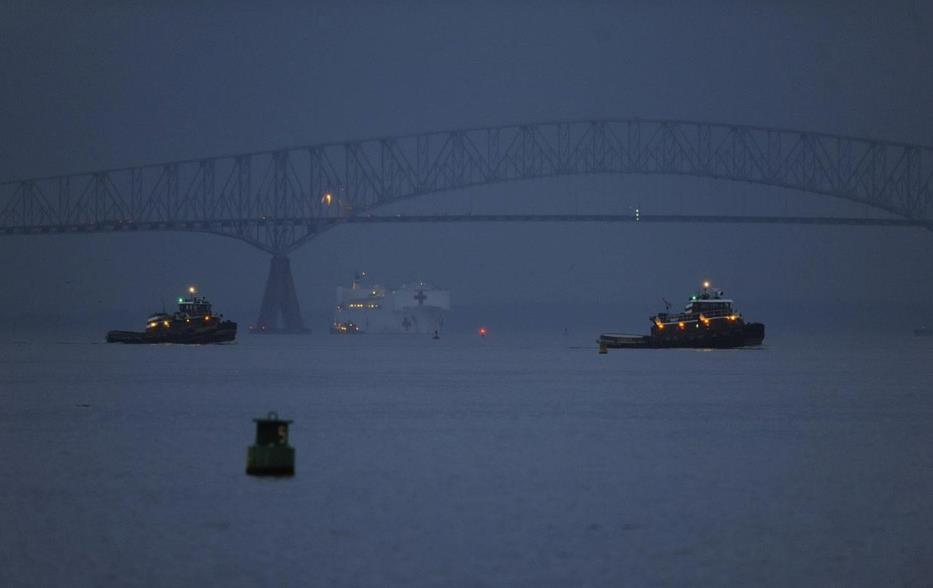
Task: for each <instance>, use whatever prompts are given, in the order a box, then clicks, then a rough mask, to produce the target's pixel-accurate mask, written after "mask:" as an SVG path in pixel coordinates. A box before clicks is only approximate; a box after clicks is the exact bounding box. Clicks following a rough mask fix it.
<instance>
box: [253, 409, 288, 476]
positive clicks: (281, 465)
mask: <svg viewBox="0 0 933 588" xmlns="http://www.w3.org/2000/svg"><path fill="white" fill-rule="evenodd" d="M253 421H255V422H256V443H255V444H253V445H250V447H249V450H248V451H247V452H246V473H247V474H249V475H251V476H293V475H295V448H294V447H292V446H290V445H289V444H288V425H289V424H291V422H292V421H286V420H283V419H280V418H279V415H278V413H276V412H270V413H269V414H268V415H266V418H259V419H253Z"/></svg>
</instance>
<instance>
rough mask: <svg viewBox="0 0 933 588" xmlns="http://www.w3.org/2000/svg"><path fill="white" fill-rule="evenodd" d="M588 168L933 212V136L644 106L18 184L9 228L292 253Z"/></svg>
mask: <svg viewBox="0 0 933 588" xmlns="http://www.w3.org/2000/svg"><path fill="white" fill-rule="evenodd" d="M587 174H648V175H657V174H661V175H680V176H693V177H703V178H713V179H721V180H731V181H737V182H747V183H753V184H759V185H765V186H775V187H780V188H786V189H791V190H796V191H802V192H807V193H812V194H817V195H822V196H832V197H836V198H842V199H845V200H849V201H853V202H857V203H860V204H864V205H867V206H870V207H874V208H877V209H879V210H883V211H885V212H888V213H891V214H894V215H897V216H900V217H902V218H904V219H910V220H914V221H923V222H929V221H931V220H933V219H931V215H933V147H929V146H923V145H913V144H907V143H900V142H891V141H880V140H875V139H866V138H859V137H851V136H844V135H831V134H825V133H812V132H807V131H797V130H787V129H775V128H767V127H758V126H751V125H734V124H724V123H709V122H696V121H684V120H666V119H638V118H631V119H595V120H581V121H552V122H540V123H525V124H517V125H507V126H496V127H484V128H471V129H459V130H450V131H440V132H430V133H423V134H410V135H402V136H397V137H381V138H376V139H369V140H360V141H349V142H341V143H326V144H319V145H308V146H299V147H292V148H285V149H277V150H268V151H261V152H256V153H248V154H240V155H232V156H222V157H212V158H205V159H197V160H185V161H176V162H168V163H162V164H157V165H145V166H138V167H130V168H122V169H111V170H103V171H98V172H90V173H80V174H71V175H63V176H55V177H46V178H37V179H28V180H19V181H13V182H6V183H3V184H0V233H5V234H17V233H19V234H21V233H48V232H69V231H81V232H94V231H114V230H127V229H135V230H179V229H182V230H203V231H204V232H209V233H219V234H222V235H225V236H229V237H234V238H238V239H241V240H243V241H245V242H247V243H250V244H251V245H254V246H256V247H259V248H261V249H264V250H266V251H269V252H271V253H275V254H279V255H282V254H287V253H288V252H289V251H292V250H294V249H295V248H296V247H298V246H300V245H301V244H303V243H304V242H306V241H307V240H309V239H311V238H313V237H314V236H316V235H317V234H320V232H322V231H323V230H326V229H327V228H329V227H331V226H334V225H336V224H339V223H340V221H341V220H342V219H347V218H352V217H354V216H357V215H361V214H369V213H371V211H373V210H375V209H377V208H378V207H380V206H383V205H386V204H391V203H394V202H398V201H401V200H404V199H407V198H413V197H417V196H425V195H428V194H431V193H435V192H442V191H449V190H456V189H464V188H470V187H475V186H483V185H489V184H497V183H503V182H512V181H519V180H530V179H540V178H548V177H560V176H574V175H587ZM328 195H329V196H328Z"/></svg>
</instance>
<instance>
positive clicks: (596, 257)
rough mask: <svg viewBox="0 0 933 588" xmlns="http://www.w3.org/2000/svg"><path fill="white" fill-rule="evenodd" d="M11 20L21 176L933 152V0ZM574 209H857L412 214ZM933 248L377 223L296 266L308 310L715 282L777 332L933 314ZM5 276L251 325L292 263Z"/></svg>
mask: <svg viewBox="0 0 933 588" xmlns="http://www.w3.org/2000/svg"><path fill="white" fill-rule="evenodd" d="M192 4H196V5H197V6H196V7H195V6H192ZM0 10H2V12H0V84H2V87H3V92H2V94H0V137H2V140H0V178H3V179H14V178H24V177H30V176H35V175H45V174H52V173H63V172H71V171H86V170H93V169H96V168H108V167H116V166H124V165H131V164H139V163H151V162H158V161H165V160H173V159H181V158H187V157H198V156H210V155H217V154H224V153H231V152H243V151H253V150H258V149H264V148H271V147H278V146H285V145H295V144H309V143H316V142H322V141H326V140H342V139H354V138H366V137H371V136H380V135H391V134H400V133H410V132H418V131H429V130H437V129H446V128H456V127H462V126H481V125H485V124H500V123H510V122H531V121H537V120H553V119H559V118H583V117H628V116H642V117H662V118H667V117H670V118H685V119H695V120H715V121H724V122H734V123H748V124H760V125H769V126H778V127H787V128H795V129H805V130H813V131H826V132H833V133H846V134H852V135H860V136H872V137H878V138H883V139H891V140H899V141H908V142H916V143H923V144H933V117H930V104H931V103H933V76H930V75H929V72H930V71H933V30H931V27H933V5H931V4H929V3H922V2H884V3H879V2H849V1H847V2H841V1H840V2H823V3H819V2H805V1H799V2H797V1H793V2H790V1H789V2H750V1H743V2H629V3H623V2H608V3H598V2H561V3H544V2H491V3H479V2H424V3H408V2H404V3H403V2H382V3H342V2H328V3H313V2H308V3H300V4H299V3H294V4H293V3H236V2H228V3H216V4H209V3H207V2H198V3H184V2H172V3H155V2H140V3H130V2H83V3H82V2H68V3H65V2H61V3H42V2H10V1H7V2H5V3H4V4H3V7H2V9H0ZM532 194H534V195H535V196H536V197H538V198H539V200H532V199H531V198H530V195H532ZM568 194H569V195H571V196H572V197H573V198H574V199H576V200H579V201H580V202H581V203H582V204H581V206H588V207H590V208H588V209H587V210H593V211H598V210H609V209H612V207H623V209H624V206H625V205H630V204H632V203H638V204H640V205H645V204H646V203H647V205H648V206H651V203H652V202H655V201H658V202H661V201H664V200H665V199H668V200H669V199H671V198H701V199H702V198H707V199H713V200H716V199H720V200H722V199H725V200H723V201H727V200H728V201H735V202H740V203H742V206H751V210H750V212H753V211H754V210H755V207H756V206H757V205H758V203H759V202H762V203H765V202H769V203H770V202H777V201H779V202H781V205H782V206H785V207H790V209H792V210H798V209H799V210H803V209H805V208H806V207H807V206H811V204H810V203H812V202H814V201H816V200H819V201H820V203H819V206H830V207H833V206H838V207H840V208H837V209H835V210H840V211H845V212H851V210H852V209H851V207H849V206H848V205H846V204H844V203H834V202H833V201H832V200H827V199H825V198H824V197H817V196H808V195H800V194H786V193H785V192H784V191H781V190H776V189H767V188H762V187H757V186H750V185H740V184H728V183H724V182H715V181H706V180H697V179H683V178H679V179H678V178H675V179H671V178H634V177H618V178H614V177H610V178H577V179H564V180H561V181H560V182H541V183H537V182H536V183H534V184H533V185H531V184H529V185H524V184H512V185H506V186H497V187H489V188H484V189H481V190H475V191H472V192H471V193H459V194H451V195H438V196H429V197H426V198H423V199H420V200H418V201H416V202H414V203H413V206H415V208H413V209H412V210H415V209H417V210H420V211H422V212H430V211H444V210H459V209H458V207H463V206H471V207H472V209H473V210H474V212H482V211H483V210H484V207H494V206H497V205H498V203H501V202H504V201H505V202H509V203H511V206H513V207H514V209H516V210H529V209H532V208H536V207H537V206H538V204H537V203H540V202H547V201H548V200H549V199H550V200H553V201H555V202H556V201H561V200H562V199H566V197H567V195H568ZM729 199H731V200H729ZM749 203H750V204H749ZM797 207H801V208H797ZM612 211H615V210H612ZM931 244H933V235H931V234H930V233H929V232H925V231H919V230H890V229H888V230H884V229H857V228H814V227H737V226H714V225H709V226H706V225H704V226H665V227H656V226H655V227H652V228H650V229H647V228H645V227H642V226H639V227H630V226H628V225H618V226H590V225H586V226H578V225H577V226H566V225H565V226H553V225H525V226H515V225H483V226H480V225H463V226H453V227H452V226H447V225H444V226H407V225H406V226H384V227H367V226H353V227H341V228H339V229H337V230H334V231H332V232H330V233H328V234H326V235H324V236H322V237H320V238H319V239H317V240H315V241H313V242H312V243H310V244H309V245H307V246H305V247H304V248H303V249H301V250H299V251H298V252H296V253H295V254H293V256H292V263H293V266H294V270H295V277H296V282H297V284H298V288H299V295H300V297H301V301H302V304H303V306H304V307H305V308H306V309H309V311H310V309H313V308H324V307H327V306H329V305H331V304H332V301H333V292H334V287H335V286H336V285H337V284H338V283H341V282H346V281H348V280H349V278H350V277H351V276H352V274H353V272H354V271H356V270H358V269H367V270H368V271H369V272H370V273H371V274H374V275H377V276H379V277H381V278H383V280H384V281H388V282H396V283H397V282H400V281H403V280H407V279H412V278H415V277H420V278H422V279H426V280H430V281H433V282H436V283H439V284H440V285H443V286H447V287H449V288H450V289H451V290H452V291H453V296H454V298H453V299H454V303H455V304H457V303H460V304H474V303H475V304H496V303H503V304H520V303H523V302H525V301H527V302H533V301H542V302H549V303H559V302H564V301H566V302H568V303H570V304H577V305H579V304H583V305H586V304H605V303H608V302H613V301H627V300H631V301H632V303H633V304H636V305H637V306H638V308H639V309H641V308H642V306H643V305H645V304H647V305H648V306H652V305H654V304H655V302H656V301H657V300H658V298H659V296H666V297H668V298H672V297H673V298H682V297H683V296H684V295H686V294H687V291H688V290H689V289H690V288H692V287H693V286H694V284H696V282H697V281H698V280H700V279H702V278H703V277H704V276H707V275H709V276H712V277H714V278H715V279H716V280H717V281H718V282H720V283H723V286H724V287H726V288H727V289H728V290H730V291H731V292H732V293H734V294H735V295H736V296H737V297H738V298H739V299H740V300H745V301H747V304H746V306H749V305H751V306H752V307H753V308H757V309H761V311H766V309H767V308H768V304H770V303H772V302H773V301H775V300H781V299H791V300H796V301H801V302H803V301H807V300H811V299H813V300H817V301H819V302H820V303H822V304H831V303H834V302H836V301H852V300H855V301H861V302H864V303H870V302H871V301H873V300H880V301H884V302H886V303H888V302H895V303H899V304H904V305H905V308H908V309H911V310H913V311H915V312H929V311H927V310H926V309H927V307H928V306H929V304H928V300H929V298H930V295H931V293H933V272H931V269H933V267H931V264H930V262H929V256H928V252H929V251H930V246H931ZM0 263H2V264H3V267H4V268H5V271H4V273H5V274H6V276H8V277H9V278H11V279H6V280H3V281H2V282H0V304H2V305H3V306H4V307H6V308H9V307H11V305H14V304H15V305H16V308H17V311H18V312H19V311H21V312H25V313H39V312H47V311H48V309H49V308H53V309H56V310H55V312H64V313H94V312H101V311H103V310H105V309H107V308H108V307H109V306H110V305H114V306H117V307H119V308H121V309H126V310H133V309H135V308H136V307H137V306H138V307H139V315H140V317H142V316H143V315H144V314H145V313H146V312H148V311H149V310H151V309H152V307H153V305H154V302H153V299H154V298H157V297H158V296H165V297H166V299H169V300H170V299H171V297H172V295H173V294H174V293H176V292H177V291H178V290H179V289H180V288H181V287H182V286H183V285H184V284H186V283H188V282H190V281H195V282H199V283H201V284H202V286H203V287H205V288H206V289H208V290H209V291H210V294H211V295H212V297H213V298H214V299H215V301H216V302H217V304H218V305H222V306H225V307H227V308H233V309H242V311H243V312H245V313H247V314H248V315H249V316H243V317H239V318H240V319H241V320H242V321H243V322H245V323H248V322H251V321H252V320H253V319H254V318H255V317H254V316H252V313H254V312H255V309H256V308H258V302H259V298H260V296H261V289H262V285H263V282H264V280H265V273H266V271H267V265H268V261H267V257H266V256H265V254H262V253H260V252H258V251H256V250H253V249H251V248H249V247H248V246H246V245H244V244H240V243H237V242H234V241H231V240H227V239H219V238H217V237H212V236H207V235H190V234H174V233H151V234H145V235H96V236H58V237H34V238H30V237H5V238H0ZM24 287H27V288H29V289H30V290H31V295H30V296H29V297H28V298H26V299H25V300H24V298H23V296H22V290H23V288H24ZM639 312H641V311H640V310H639ZM309 314H310V313H309ZM642 318H643V317H641V316H639V317H638V319H637V320H642ZM326 319H327V317H326V316H325V317H321V316H320V313H318V315H317V316H314V317H312V318H311V322H312V323H313V324H314V326H316V327H319V326H321V324H323V322H326Z"/></svg>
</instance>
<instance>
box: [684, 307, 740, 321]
mask: <svg viewBox="0 0 933 588" xmlns="http://www.w3.org/2000/svg"><path fill="white" fill-rule="evenodd" d="M699 315H702V316H703V317H704V318H708V319H711V318H721V317H730V316H735V317H741V316H742V315H741V314H739V313H738V312H736V311H735V310H734V309H718V310H704V311H702V312H697V313H680V314H669V315H667V316H666V317H665V320H666V322H668V323H676V322H681V321H684V320H689V321H693V320H696V317H697V316H699Z"/></svg>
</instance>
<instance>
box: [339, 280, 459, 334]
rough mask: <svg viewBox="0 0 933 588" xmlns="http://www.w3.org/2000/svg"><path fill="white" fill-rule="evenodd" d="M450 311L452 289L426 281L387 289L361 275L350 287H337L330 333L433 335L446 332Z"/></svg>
mask: <svg viewBox="0 0 933 588" xmlns="http://www.w3.org/2000/svg"><path fill="white" fill-rule="evenodd" d="M449 310H450V291H449V290H442V289H440V288H436V287H434V286H432V285H431V284H428V283H426V282H415V283H411V284H404V285H402V286H401V287H399V288H396V289H392V288H386V287H385V286H382V285H379V284H375V283H373V282H371V281H369V280H368V279H367V276H366V274H365V273H360V274H357V275H356V277H355V278H354V279H353V282H352V283H351V285H350V287H345V286H338V287H337V306H336V309H335V311H334V322H333V325H332V326H331V333H336V334H357V333H420V334H434V333H438V332H440V331H441V330H443V327H444V317H445V315H446V314H447V312H448V311H449Z"/></svg>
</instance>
